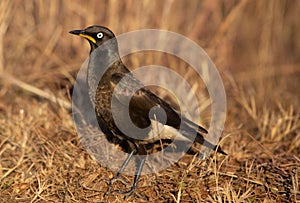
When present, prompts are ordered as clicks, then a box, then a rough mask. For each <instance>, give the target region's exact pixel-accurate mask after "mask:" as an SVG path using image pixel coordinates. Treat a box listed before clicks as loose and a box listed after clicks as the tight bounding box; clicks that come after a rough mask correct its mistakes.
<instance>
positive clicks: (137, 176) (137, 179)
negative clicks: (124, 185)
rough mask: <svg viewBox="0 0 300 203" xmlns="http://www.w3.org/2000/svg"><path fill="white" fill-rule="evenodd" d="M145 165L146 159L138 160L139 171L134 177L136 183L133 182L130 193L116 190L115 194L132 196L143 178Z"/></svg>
mask: <svg viewBox="0 0 300 203" xmlns="http://www.w3.org/2000/svg"><path fill="white" fill-rule="evenodd" d="M144 164H145V158H144V159H142V160H141V159H139V158H138V159H137V166H138V170H137V173H136V174H135V176H134V181H133V184H132V186H131V187H130V189H129V190H128V191H120V190H116V191H115V192H118V193H120V194H130V193H132V192H133V191H134V190H135V188H136V187H137V184H138V181H139V178H140V176H141V173H142V170H143V166H144Z"/></svg>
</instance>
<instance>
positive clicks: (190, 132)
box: [182, 121, 227, 155]
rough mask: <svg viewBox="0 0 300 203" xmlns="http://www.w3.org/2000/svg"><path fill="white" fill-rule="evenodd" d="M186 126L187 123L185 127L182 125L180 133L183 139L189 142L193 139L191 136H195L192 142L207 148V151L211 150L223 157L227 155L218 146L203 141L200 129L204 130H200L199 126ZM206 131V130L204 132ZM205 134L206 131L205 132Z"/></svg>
mask: <svg viewBox="0 0 300 203" xmlns="http://www.w3.org/2000/svg"><path fill="white" fill-rule="evenodd" d="M190 122H191V121H190ZM188 124H190V123H189V122H188ZM188 124H187V122H185V125H183V129H182V130H183V132H182V134H183V135H184V136H185V137H187V138H188V139H190V140H192V139H193V138H194V136H193V135H195V134H196V138H195V140H194V142H197V143H199V144H202V145H204V146H206V147H208V148H209V149H212V150H214V151H216V152H218V153H220V154H223V155H227V153H226V152H224V151H223V150H222V149H221V147H220V146H218V145H214V144H212V143H211V142H209V141H206V140H205V139H204V137H203V135H202V134H201V132H203V130H202V129H204V128H202V127H200V126H198V125H196V124H195V125H196V126H195V125H192V127H191V126H189V125H188ZM195 127H197V130H196V129H195ZM204 130H205V129H204ZM205 131H206V130H205ZM206 132H207V131H206Z"/></svg>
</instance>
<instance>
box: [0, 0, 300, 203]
mask: <svg viewBox="0 0 300 203" xmlns="http://www.w3.org/2000/svg"><path fill="white" fill-rule="evenodd" d="M299 10H300V1H295V0H281V1H259V0H254V1H253V0H241V1H240V0H233V1H228V0H224V1H223V0H204V1H198V0H189V1H181V0H164V1H161V0H151V1H150V0H143V1H140V0H128V1H117V0H101V1H97V0H90V1H82V0H74V1H62V0H51V1H50V0H44V1H38V0H36V1H34V0H29V1H26V2H24V1H20V0H12V1H10V0H2V1H1V2H0V177H1V191H0V200H2V201H1V202H8V201H10V202H44V201H60V202H64V201H66V202H71V201H80V202H81V201H91V200H92V199H93V198H95V197H96V198H97V199H100V200H103V198H104V196H103V191H105V187H106V183H105V181H103V177H109V176H112V173H111V172H110V171H107V170H106V169H105V168H102V167H99V164H97V163H96V162H95V161H93V160H92V159H91V158H90V157H89V155H88V154H87V153H86V152H85V150H84V149H82V147H81V145H80V142H79V141H78V138H77V136H76V131H75V129H74V126H73V123H72V118H71V117H70V115H69V111H68V109H66V108H64V107H63V106H62V105H57V104H56V103H55V102H54V103H53V102H50V101H49V97H48V94H54V95H55V97H56V98H59V99H62V100H64V101H69V100H70V96H69V94H68V89H69V88H70V87H71V86H72V84H73V82H74V77H75V76H76V73H77V71H78V69H79V68H80V66H81V64H82V63H83V61H84V60H85V59H86V57H87V56H88V53H89V45H88V43H86V41H84V40H82V39H80V38H78V37H74V36H72V35H70V34H69V31H70V30H73V29H83V28H86V27H88V26H90V25H95V24H96V25H103V26H107V27H109V28H110V29H111V30H112V31H113V32H114V33H115V34H116V35H118V34H122V33H125V32H129V31H134V30H138V29H146V28H155V29H165V30H169V31H173V32H177V33H179V34H182V35H184V36H186V37H188V38H190V39H191V40H193V41H195V42H196V43H198V44H199V45H200V46H201V47H202V48H204V50H205V51H206V52H207V53H208V55H209V56H210V57H211V59H212V60H213V61H214V63H215V64H216V66H217V68H218V70H219V71H220V74H221V77H222V79H223V81H224V85H225V89H226V94H227V99H228V105H227V109H228V113H227V120H226V124H225V130H224V136H223V140H222V141H221V145H222V147H223V148H224V149H225V151H227V152H228V154H229V155H228V156H227V157H225V158H224V157H220V158H217V159H215V158H214V159H213V161H211V162H210V164H209V165H208V166H207V165H206V166H205V167H204V168H203V163H193V165H192V166H193V167H191V168H188V169H189V170H188V171H189V172H186V170H185V169H186V167H190V166H191V165H180V164H179V165H178V166H175V168H173V169H170V170H168V171H166V172H162V174H160V175H156V176H155V175H153V176H150V177H144V178H142V180H141V183H140V185H141V187H142V189H141V190H139V192H141V196H138V195H133V196H131V197H127V199H126V198H125V200H126V201H140V202H142V201H146V200H147V201H150V202H151V201H153V202H159V201H161V202H166V201H175V202H180V201H182V202H187V201H193V202H195V201H198V202H201V201H205V202H207V201H211V202H224V201H231V202H241V201H242V202H243V201H246V202H249V201H251V202H252V201H253V202H256V201H257V200H258V201H260V202H269V201H271V202H281V201H288V202H296V201H297V200H299V199H300V197H299V195H300V193H299V190H300V189H299V179H298V178H299V162H300V158H299V153H300V130H299V128H300V123H299V120H300V119H299V117H300V116H299V104H300V97H299V92H300V91H299V87H300V38H299V36H300V26H299V19H300V13H299ZM145 57H148V59H149V58H150V59H149V60H148V59H145ZM141 58H143V59H144V60H145V61H141V60H140V59H141ZM169 58H170V57H162V56H158V55H157V53H146V54H144V55H141V54H136V55H134V56H132V58H130V57H129V58H128V59H126V60H125V62H126V64H127V65H128V66H129V68H131V69H134V68H135V67H138V66H139V65H141V64H143V65H146V64H147V63H149V64H151V63H153V62H155V61H158V63H161V64H166V65H172V68H174V69H177V70H178V72H184V71H185V70H186V69H185V68H186V65H185V64H184V63H181V62H178V61H176V60H178V59H169ZM138 59H139V60H138ZM181 67H185V68H181ZM186 75H187V76H186V77H188V78H190V81H193V74H191V73H187V74H186ZM194 81H196V80H194ZM197 88H200V87H198V86H197ZM197 88H196V89H197ZM45 94H46V95H45ZM208 120H209V119H207V120H205V119H204V121H203V123H204V124H205V125H206V127H207V124H208ZM216 160H218V161H216ZM199 170H200V172H199ZM187 173H188V174H187ZM99 174H101V175H99ZM182 174H184V175H182ZM53 177H54V178H53ZM166 177H167V179H166ZM195 177H197V178H195ZM199 177H200V178H199ZM195 179H197V180H195ZM130 180H132V179H130ZM217 180H218V181H217ZM80 181H81V182H80ZM197 181H198V182H197ZM79 182H80V185H78V183H79ZM179 183H180V184H179ZM181 183H182V184H181ZM120 185H122V184H120ZM149 185H152V186H151V187H149ZM182 185H184V186H182ZM147 186H148V187H147ZM110 198H111V199H109V201H110V200H111V201H116V202H118V201H124V197H122V196H118V195H116V196H112V197H110ZM107 201H108V200H107Z"/></svg>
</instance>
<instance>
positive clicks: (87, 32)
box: [70, 25, 117, 52]
mask: <svg viewBox="0 0 300 203" xmlns="http://www.w3.org/2000/svg"><path fill="white" fill-rule="evenodd" d="M70 33H71V34H74V35H79V36H81V37H83V38H85V39H87V40H88V41H89V43H90V45H91V52H92V51H94V50H95V49H96V48H98V47H99V46H101V45H102V44H103V43H104V42H106V41H108V40H110V39H114V40H112V42H113V44H114V45H116V46H117V42H116V40H115V35H114V33H113V32H112V31H111V30H109V29H108V28H106V27H103V26H99V25H93V26H90V27H87V28H85V29H84V30H72V31H70Z"/></svg>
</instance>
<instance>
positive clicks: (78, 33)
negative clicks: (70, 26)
mask: <svg viewBox="0 0 300 203" xmlns="http://www.w3.org/2000/svg"><path fill="white" fill-rule="evenodd" d="M69 33H71V34H73V35H80V34H84V30H71V31H70V32H69Z"/></svg>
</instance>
